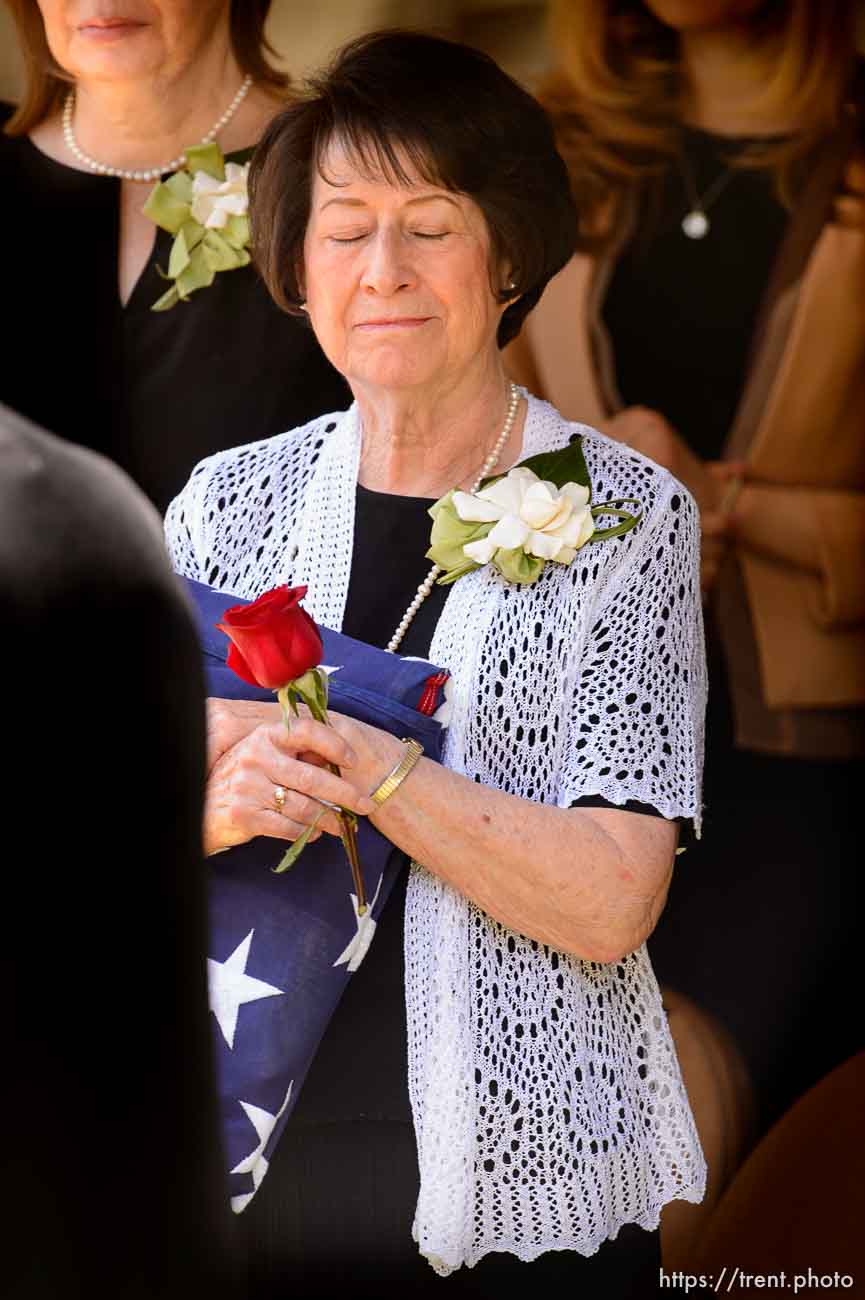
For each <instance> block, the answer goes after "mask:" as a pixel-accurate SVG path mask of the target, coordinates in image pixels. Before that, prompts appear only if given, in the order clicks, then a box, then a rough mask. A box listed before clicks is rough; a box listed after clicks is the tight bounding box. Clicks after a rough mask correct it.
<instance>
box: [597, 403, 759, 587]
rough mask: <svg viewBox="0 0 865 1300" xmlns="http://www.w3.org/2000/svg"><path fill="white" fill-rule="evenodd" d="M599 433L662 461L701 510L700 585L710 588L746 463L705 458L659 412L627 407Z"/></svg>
mask: <svg viewBox="0 0 865 1300" xmlns="http://www.w3.org/2000/svg"><path fill="white" fill-rule="evenodd" d="M599 427H600V429H601V432H602V433H606V434H607V435H608V437H610V438H615V439H616V441H617V442H622V443H625V444H626V445H627V446H629V447H633V448H634V450H635V451H639V452H641V453H642V455H644V456H648V457H649V459H650V460H653V461H655V462H656V464H658V465H663V467H664V469H668V470H669V471H670V473H671V474H673V475H675V477H676V478H677V479H679V480H680V481H681V482H682V483H684V485H685V487H686V488H687V489H688V490H689V492H690V493H691V494H692V496H693V497H694V500H695V501H696V502H697V506H698V508H699V511H700V530H701V547H700V586H701V588H702V590H703V593H704V595H705V594H706V593H708V591H709V590H710V589H711V587H712V585H713V583H714V582H715V579H716V578H717V576H718V571H719V570H720V568H721V564H722V563H723V560H724V555H725V554H726V551H727V547H728V545H729V541H730V520H731V509H732V504H733V500H734V494H735V491H736V488H737V486H738V484H739V483H740V482H741V480H742V478H743V476H744V473H745V466H744V464H743V463H741V462H739V461H704V460H701V459H700V457H699V456H697V455H695V453H694V452H693V451H691V449H690V447H689V446H688V445H687V443H686V442H685V441H684V439H683V438H682V437H681V436H680V435H679V434H678V433H677V432H676V430H675V429H674V428H673V427H672V425H671V424H669V423H668V422H667V420H665V419H664V417H663V415H661V414H660V412H658V411H653V410H650V409H649V407H645V406H629V407H627V408H626V409H625V410H624V411H620V412H619V413H618V415H614V416H612V417H611V418H610V419H609V420H606V421H605V422H604V423H603V424H602V425H600V426H599Z"/></svg>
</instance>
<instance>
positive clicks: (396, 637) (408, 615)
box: [386, 384, 520, 653]
mask: <svg viewBox="0 0 865 1300" xmlns="http://www.w3.org/2000/svg"><path fill="white" fill-rule="evenodd" d="M519 405H520V391H519V389H518V388H517V386H516V384H511V389H510V399H509V401H508V413H507V415H506V417H505V423H504V428H503V429H502V431H501V433H500V434H499V436H498V439H497V440H496V445H495V446H494V447H493V449H492V451H491V452H490V454H489V456H487V458H486V460H485V461H484V463H483V465H482V466H481V472H480V474H478V476H477V478H476V479H475V481H474V484H473V486H472V487H471V488H469V492H470V493H472V492H477V490H478V488H479V487H480V485H481V483H483V481H484V479H485V478H489V476H490V474H491V473H492V471H493V468H494V467H495V466H496V465H497V464H498V460H499V456H501V454H502V452H503V451H504V448H505V443H506V442H507V440H508V438H509V437H510V436H511V430H512V429H513V427H514V420H515V419H516V418H517V410H518V408H519ZM441 572H442V570H441V568H440V567H439V565H438V564H434V565H433V566H432V568H431V569H430V571H429V573H428V574H427V576H426V577H425V578H424V580H423V582H422V583H421V585H420V586H419V587H418V589H417V592H416V594H415V596H414V598H413V600H412V602H411V604H410V605H409V607H408V609H407V610H406V612H405V613H404V614H403V616H402V618H401V619H400V621H399V623H398V625H397V628H396V631H395V632H394V634H393V636H392V637H391V639H390V641H388V643H387V647H386V648H387V649H388V650H390V651H391V653H394V652H395V651H396V649H397V647H398V646H399V644H400V642H401V641H402V639H403V637H404V636H405V634H406V632H407V631H408V629H409V626H410V624H411V621H412V619H413V618H414V616H415V614H416V613H417V612H418V610H419V609H420V607H421V605H422V604H423V603H424V601H425V600H426V598H427V596H428V595H429V594H430V592H431V591H432V589H433V586H434V584H435V580H436V578H437V577H438V576H439V574H440V573H441Z"/></svg>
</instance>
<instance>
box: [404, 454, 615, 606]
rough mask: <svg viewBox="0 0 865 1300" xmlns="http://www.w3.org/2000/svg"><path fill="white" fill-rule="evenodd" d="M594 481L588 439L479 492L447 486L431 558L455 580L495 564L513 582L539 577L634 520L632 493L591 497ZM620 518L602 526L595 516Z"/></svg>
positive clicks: (437, 510)
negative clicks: (585, 443) (595, 499)
mask: <svg viewBox="0 0 865 1300" xmlns="http://www.w3.org/2000/svg"><path fill="white" fill-rule="evenodd" d="M591 496H592V486H591V482H590V480H589V472H588V469H587V467H586V460H585V456H584V455H583V448H582V439H580V438H579V437H577V438H575V439H574V441H573V442H571V443H569V444H568V445H567V447H563V448H562V449H561V450H560V451H554V452H543V453H541V454H540V455H538V456H531V457H529V459H528V460H525V461H523V462H522V463H521V464H520V465H515V466H514V468H513V469H511V470H509V471H508V473H507V474H502V475H499V476H498V477H493V478H489V479H486V480H485V481H484V483H483V484H482V486H481V487H480V488H479V489H478V491H477V492H460V491H457V490H454V491H452V492H448V493H447V495H446V496H443V497H442V498H441V500H439V501H436V503H435V505H433V506H431V507H430V510H429V513H430V516H431V517H432V521H433V526H432V533H431V536H430V542H431V545H430V548H429V550H428V551H427V558H428V559H430V560H432V561H433V563H434V564H437V565H438V566H439V568H441V569H442V570H443V573H442V574H441V576H440V577H439V578H438V579H437V581H438V583H440V584H442V585H444V584H447V583H451V582H456V580H457V579H458V578H461V577H462V576H463V575H464V574H466V573H471V572H472V570H473V569H478V568H481V567H482V566H483V565H484V564H493V565H495V567H496V568H497V569H498V570H499V572H500V573H501V574H502V576H503V577H504V578H506V579H507V581H508V582H516V583H519V584H521V585H523V586H526V585H528V584H529V583H532V582H537V580H538V578H539V577H540V576H541V574H542V572H543V570H544V566H545V565H546V564H547V563H548V562H549V561H552V562H553V563H555V564H570V563H571V562H572V561H573V560H574V558H575V557H576V554H577V551H578V550H580V548H581V547H583V546H585V545H586V544H587V543H588V542H600V541H607V540H609V539H611V538H613V537H621V536H622V535H623V534H624V533H627V532H629V531H630V530H631V529H632V528H634V527H636V525H637V523H638V522H639V520H640V513H639V512H638V513H637V514H632V513H631V512H630V511H628V510H626V509H625V507H626V506H639V502H637V501H633V500H620V501H605V502H603V503H602V504H600V505H592V500H591ZM602 515H612V516H614V517H615V518H617V519H618V520H619V522H618V524H615V525H613V526H611V527H609V528H602V529H596V527H595V520H596V519H597V518H599V517H600V516H602Z"/></svg>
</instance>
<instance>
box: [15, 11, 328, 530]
mask: <svg viewBox="0 0 865 1300" xmlns="http://www.w3.org/2000/svg"><path fill="white" fill-rule="evenodd" d="M7 2H8V4H9V8H10V10H11V13H12V16H13V18H14V20H15V23H16V27H17V30H18V35H19V43H20V47H21V53H22V55H23V61H24V72H25V85H24V91H23V95H22V99H21V103H20V104H19V105H18V107H17V108H16V109H15V110H14V111H13V112H12V113H11V115H8V114H7V116H8V120H7V121H6V124H5V127H4V130H3V133H2V134H0V168H2V173H3V177H4V181H5V185H6V189H5V193H6V194H7V195H8V196H9V197H8V199H7V201H6V202H5V203H4V205H3V209H2V215H0V242H2V245H3V247H4V249H5V250H6V253H7V256H6V260H5V271H4V292H5V296H6V301H7V303H14V304H15V308H14V309H15V328H14V329H12V330H9V331H8V332H7V337H6V341H5V344H4V349H3V361H2V365H0V401H4V402H5V403H6V404H7V405H9V406H11V407H13V408H14V409H16V410H18V411H20V412H21V413H22V414H24V415H26V416H28V417H30V418H31V419H33V420H35V421H36V422H37V423H39V424H42V425H43V426H44V427H45V428H47V429H50V430H51V431H52V432H53V433H56V434H58V435H60V436H61V437H63V438H67V439H69V440H70V441H72V442H77V443H81V444H83V445H85V446H88V447H90V448H92V449H94V450H96V451H100V452H102V453H103V454H105V455H108V456H110V457H111V458H112V459H114V460H116V461H117V462H118V463H119V464H121V465H122V466H123V468H124V469H126V470H127V471H128V473H130V474H131V476H132V477H133V478H134V479H135V480H136V482H137V483H138V484H139V485H140V486H141V487H142V488H143V489H144V490H145V492H147V494H148V495H149V496H150V497H151V499H152V500H153V501H154V502H155V503H156V505H157V506H159V507H160V508H161V509H165V507H166V506H167V505H168V503H169V501H170V500H171V498H172V497H173V496H174V495H175V493H176V492H178V491H179V490H180V488H181V487H182V486H183V484H184V483H185V481H186V479H187V477H188V475H189V471H190V470H191V468H192V466H193V465H194V464H195V463H196V461H197V460H199V459H200V458H201V457H202V456H206V455H209V454H210V453H212V452H215V451H218V450H221V449H222V448H225V447H231V446H234V445H236V444H237V443H240V442H246V441H247V440H248V439H250V438H257V437H266V436H268V435H269V434H272V433H277V432H279V431H280V430H282V429H285V428H288V427H290V426H291V425H294V424H297V423H298V422H303V421H304V420H308V419H310V418H311V417H312V416H313V415H317V414H320V413H321V412H322V411H324V410H330V409H331V408H332V407H333V406H335V405H336V406H338V405H340V404H341V403H342V402H343V401H344V400H345V397H346V393H347V390H346V388H345V385H344V384H343V382H342V380H341V379H340V378H339V376H338V375H337V374H336V372H335V371H334V370H333V368H332V367H331V366H330V365H329V364H328V362H327V361H325V359H324V356H323V354H322V352H321V349H320V348H319V346H318V344H317V343H316V341H315V339H314V338H313V336H312V333H311V332H310V330H309V329H307V328H306V326H305V325H304V324H303V322H300V321H297V320H295V319H293V318H291V317H288V316H286V315H284V313H282V312H280V311H279V310H278V308H277V307H275V306H274V304H273V303H272V302H271V300H270V297H269V295H268V293H267V291H266V290H265V288H264V285H263V284H262V283H261V280H260V278H259V277H258V275H257V273H256V271H255V270H254V268H253V267H252V265H251V264H250V262H249V254H248V252H247V250H246V248H245V247H244V246H243V245H244V243H245V242H248V239H247V240H244V237H243V235H244V222H245V220H246V218H245V216H244V211H243V210H244V208H245V203H246V198H245V169H246V163H247V161H248V159H249V156H250V154H251V152H252V146H254V145H255V144H256V142H257V141H258V139H259V137H260V136H261V134H262V132H263V131H264V129H265V127H266V126H267V124H268V123H269V122H270V120H271V118H272V117H273V116H274V115H275V114H276V113H277V112H278V111H279V109H280V108H281V107H283V106H284V104H285V102H286V99H287V97H288V94H289V87H288V79H287V77H286V76H285V75H284V73H282V72H281V71H280V69H279V68H278V67H277V66H276V64H275V62H274V58H273V53H274V52H273V50H271V48H270V46H269V45H268V43H267V39H266V34H265V22H266V19H267V16H268V13H269V10H270V7H271V0H122V2H121V0H116V2H114V3H111V4H105V3H103V2H100V0H7ZM2 116H3V114H2V112H0V118H2ZM205 141H206V142H208V143H212V144H213V145H215V146H218V148H219V150H220V151H221V153H222V155H224V158H225V162H226V180H227V181H228V185H227V186H226V188H225V189H224V191H223V192H220V191H219V190H218V185H217V177H216V175H215V174H211V173H213V172H214V170H218V168H216V169H215V168H214V163H213V156H212V155H213V151H212V150H211V154H210V156H209V157H208V156H207V155H206V154H197V155H196V154H193V153H190V152H188V151H190V150H191V148H192V147H193V146H198V145H200V144H201V143H202V142H205ZM193 157H194V158H197V159H198V160H199V161H197V162H195V163H190V158H193ZM190 167H191V168H192V169H193V170H194V172H195V176H196V180H195V182H194V183H193V186H192V188H193V190H194V191H196V193H195V197H196V198H199V199H200V202H199V204H197V205H195V212H197V214H198V216H200V217H201V221H200V222H197V223H193V222H191V221H189V222H187V223H186V225H185V232H186V233H185V234H184V239H187V234H188V233H189V232H190V231H194V232H195V234H194V236H193V237H192V239H189V240H187V244H188V246H189V253H190V267H189V270H188V271H187V274H186V277H185V280H178V271H180V269H181V262H182V259H181V258H180V256H179V252H178V250H177V249H176V248H175V247H174V242H175V235H176V234H177V230H178V225H179V224H180V223H179V221H178V220H175V218H176V217H177V215H178V212H179V209H177V208H176V207H174V208H173V209H170V211H169V215H168V217H166V215H165V205H163V208H162V210H161V211H157V210H156V209H154V208H153V207H152V206H151V205H150V204H148V211H146V212H145V211H143V209H144V207H145V204H146V203H148V197H149V195H150V194H151V191H152V190H153V188H154V185H155V184H156V182H158V181H159V180H160V178H161V179H162V180H167V179H168V177H169V176H170V175H171V174H177V175H179V176H180V177H181V180H180V181H179V182H172V184H174V185H177V184H183V183H184V180H183V178H184V177H188V175H189V168H190ZM208 168H209V169H210V170H209V171H208V170H207V169H208ZM202 169H203V170H202ZM202 176H203V177H204V179H203V180H202V179H201V178H202ZM185 183H186V184H187V185H189V184H190V182H189V180H187V181H186V182H185ZM197 191H201V193H200V195H199V194H198V193H197ZM169 193H170V191H169ZM165 197H166V194H165V191H164V190H163V191H162V198H163V199H164V198H165ZM169 208H170V205H169ZM220 209H222V210H220ZM229 210H230V213H231V216H232V217H234V218H235V220H234V222H233V223H232V225H231V226H229V227H228V231H229V234H230V235H231V239H232V240H233V244H232V243H230V242H229V241H228V240H226V239H225V238H224V237H223V236H224V235H225V231H226V228H227V217H228V214H229ZM188 212H189V215H190V216H195V212H192V205H189V206H188ZM157 218H159V220H158V221H157ZM220 223H222V224H220ZM170 227H174V228H173V229H171V228H170ZM193 241H197V243H194V242H193ZM235 245H236V247H235ZM168 277H172V278H171V279H169V278H168ZM177 284H179V286H180V288H181V290H183V293H182V295H181V297H182V299H183V300H179V301H175V298H174V296H173V295H172V294H171V289H172V287H175V286H176V285H177ZM166 291H168V292H166ZM172 301H175V305H173V306H171V307H170V309H168V310H154V306H156V305H162V306H163V307H164V306H166V304H169V303H171V302H172ZM61 322H62V324H61Z"/></svg>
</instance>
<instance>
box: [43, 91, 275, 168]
mask: <svg viewBox="0 0 865 1300" xmlns="http://www.w3.org/2000/svg"><path fill="white" fill-rule="evenodd" d="M251 85H252V77H250V76H249V75H247V76H245V77H244V78H243V85H242V86H241V87H240V90H239V91H238V92H237V94H236V95H235V96H234V99H233V100H232V101H231V103H230V104H229V105H228V108H227V109H226V110H225V112H224V113H223V114H222V117H220V118H219V120H218V121H216V122H214V124H213V126H212V127H211V128H210V130H209V131H208V132H207V135H205V136H204V137H203V138H202V140H201V144H210V142H211V140H214V139H215V138H216V136H217V135H218V134H219V132H220V131H221V130H222V128H223V127H224V126H227V125H228V123H229V122H230V121H231V119H232V118H233V117H234V115H235V113H236V112H237V110H238V109H239V108H240V105H241V104H242V103H243V101H244V100H245V99H246V96H247V95H248V94H249V89H250V87H251ZM74 108H75V91H74V90H70V91H69V94H68V95H67V96H66V100H65V102H64V104H63V139H64V140H65V141H66V147H67V149H68V150H69V152H70V153H73V154H74V155H75V157H76V158H77V159H78V161H79V162H82V163H84V166H85V167H87V168H89V170H90V171H92V172H98V173H99V175H100V176H118V177H119V178H120V179H121V180H124V181H158V180H159V178H160V176H164V175H165V173H166V172H174V171H177V170H178V168H180V167H182V166H183V164H184V163H185V162H186V154H185V153H181V154H178V156H177V157H176V158H172V159H171V161H170V162H167V163H162V165H161V166H159V167H149V168H146V169H143V170H139V171H135V170H126V169H125V168H123V167H109V166H108V164H107V163H101V162H97V161H96V159H95V158H91V157H90V155H89V154H86V153H85V152H84V150H83V149H81V148H79V146H78V141H77V140H76V139H75V132H74V131H73V129H72V113H73V111H74Z"/></svg>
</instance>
